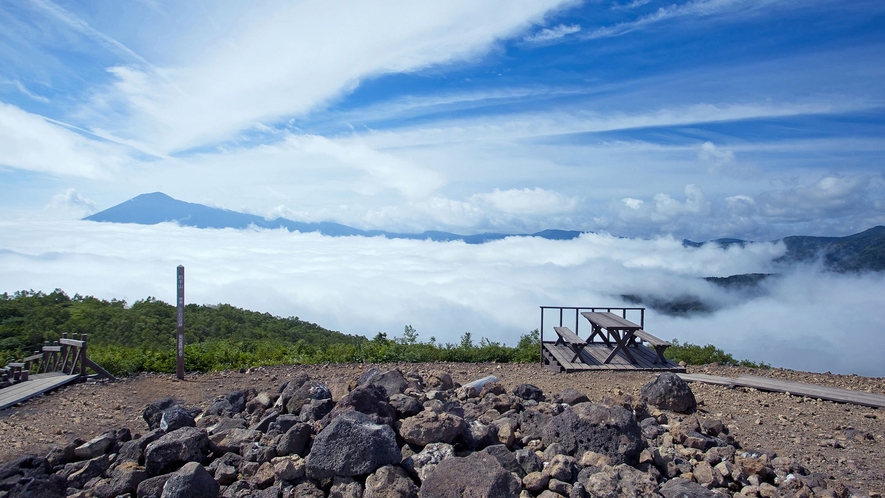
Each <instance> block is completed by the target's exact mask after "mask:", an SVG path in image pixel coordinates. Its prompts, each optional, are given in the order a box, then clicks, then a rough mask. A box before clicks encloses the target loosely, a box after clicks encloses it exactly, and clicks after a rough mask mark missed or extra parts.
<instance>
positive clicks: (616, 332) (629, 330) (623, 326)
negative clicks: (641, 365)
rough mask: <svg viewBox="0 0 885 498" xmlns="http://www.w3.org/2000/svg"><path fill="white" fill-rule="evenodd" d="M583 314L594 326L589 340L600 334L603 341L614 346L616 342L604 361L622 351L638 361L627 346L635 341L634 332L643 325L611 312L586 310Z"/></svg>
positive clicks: (608, 360)
mask: <svg viewBox="0 0 885 498" xmlns="http://www.w3.org/2000/svg"><path fill="white" fill-rule="evenodd" d="M581 315H582V316H583V317H584V318H586V319H587V321H589V322H590V325H592V326H593V332H592V333H591V334H590V337H588V338H587V342H593V338H594V337H596V336H597V335H598V336H599V338H600V339H602V342H604V343H605V344H606V345H608V346H609V347H612V341H614V343H615V346H614V348H613V349H612V351H611V353H609V355H608V357H606V359H605V360H604V361H603V363H609V362H610V361H611V360H612V359H613V358H614V357H615V356H616V355H617V354H618V352H620V351H623V352H624V356H626V357H627V359H629V360H630V363H634V364H635V363H636V358H634V357H633V354H632V353H631V352H630V350H629V349H628V348H627V346H628V345H630V344H631V343H632V342H633V338H634V334H635V333H636V331H637V330H640V329H642V327H641V326H639V325H638V324H635V323H633V322H631V321H630V320H627V319H626V318H622V317H620V316H618V315H615V314H614V313H609V312H603V313H596V312H589V311H585V312H583V313H581Z"/></svg>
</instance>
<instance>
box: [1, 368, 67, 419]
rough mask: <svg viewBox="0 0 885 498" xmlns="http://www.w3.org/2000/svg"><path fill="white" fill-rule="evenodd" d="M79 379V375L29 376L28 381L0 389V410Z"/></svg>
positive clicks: (45, 374) (43, 374)
mask: <svg viewBox="0 0 885 498" xmlns="http://www.w3.org/2000/svg"><path fill="white" fill-rule="evenodd" d="M79 378H80V375H66V374H64V373H62V372H48V373H42V374H36V375H31V376H30V379H29V380H27V381H25V382H19V383H18V384H14V385H12V386H10V387H4V388H3V389H0V410H4V409H6V408H9V407H10V406H13V405H15V404H16V403H21V402H22V401H25V400H28V399H31V398H33V397H34V396H39V395H41V394H43V393H45V392H47V391H50V390H52V389H56V388H58V387H61V386H63V385H65V384H69V383H71V382H74V381H76V380H77V379H79Z"/></svg>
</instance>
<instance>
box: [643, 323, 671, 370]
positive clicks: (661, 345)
mask: <svg viewBox="0 0 885 498" xmlns="http://www.w3.org/2000/svg"><path fill="white" fill-rule="evenodd" d="M633 337H635V338H637V339H639V340H641V341H642V342H647V343H649V344H651V345H652V347H654V348H655V353H657V355H658V357H657V359H656V360H655V363H658V362H660V363H667V359H666V358H664V351H666V350H667V348H669V347H670V346H672V344H671V343H669V342H667V341H665V340H663V339H661V338H659V337H655V336H653V335H651V334H649V333H648V332H646V331H644V330H642V329H639V330H636V331H634V332H633Z"/></svg>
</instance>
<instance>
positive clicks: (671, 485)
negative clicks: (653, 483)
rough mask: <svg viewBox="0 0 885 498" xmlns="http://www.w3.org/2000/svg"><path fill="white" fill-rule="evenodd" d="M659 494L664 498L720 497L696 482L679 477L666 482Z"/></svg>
mask: <svg viewBox="0 0 885 498" xmlns="http://www.w3.org/2000/svg"><path fill="white" fill-rule="evenodd" d="M660 493H661V494H662V495H664V498H713V497H715V496H720V495H718V494H717V493H714V492H713V491H710V490H709V489H707V488H705V487H703V486H701V485H700V484H698V483H696V482H691V481H689V480H688V479H683V478H681V477H677V478H676V479H670V480H669V481H667V482H666V483H665V484H664V485H663V486H661V489H660Z"/></svg>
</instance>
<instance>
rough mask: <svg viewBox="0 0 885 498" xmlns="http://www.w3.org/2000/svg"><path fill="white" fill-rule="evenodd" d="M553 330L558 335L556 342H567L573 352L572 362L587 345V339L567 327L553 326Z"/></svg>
mask: <svg viewBox="0 0 885 498" xmlns="http://www.w3.org/2000/svg"><path fill="white" fill-rule="evenodd" d="M553 330H554V331H555V332H556V334H557V335H558V336H559V339H557V340H556V343H557V344H567V345H568V346H569V347H571V348H572V351H574V352H575V356H574V357H573V358H572V359H571V361H572V363H574V361H575V360H576V359H578V356H580V354H581V350H582V349H584V346H586V345H587V341H585V340H584V339H581V338H580V337H578V334H576V333H574V332H572V331H571V329H570V328H568V327H553Z"/></svg>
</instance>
